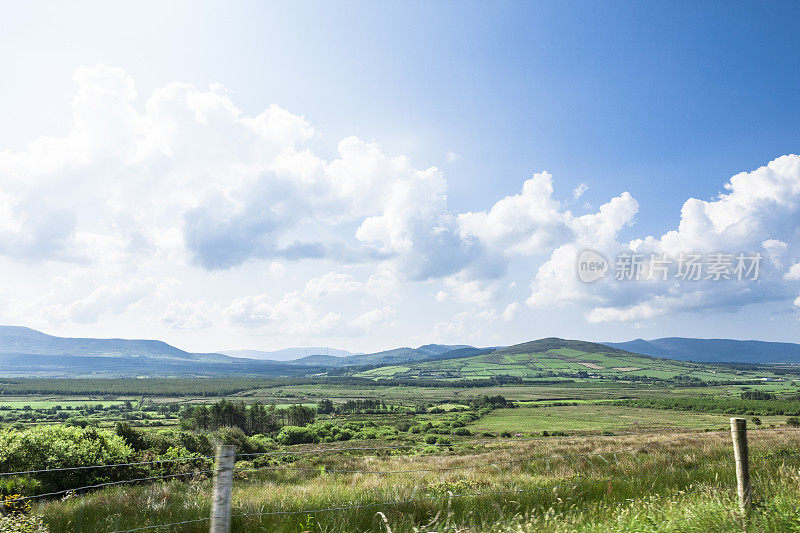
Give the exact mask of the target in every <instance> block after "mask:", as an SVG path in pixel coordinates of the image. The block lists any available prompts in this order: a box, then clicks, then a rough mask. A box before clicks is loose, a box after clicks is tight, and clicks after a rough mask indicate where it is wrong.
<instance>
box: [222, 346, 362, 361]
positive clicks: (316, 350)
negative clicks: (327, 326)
mask: <svg viewBox="0 0 800 533" xmlns="http://www.w3.org/2000/svg"><path fill="white" fill-rule="evenodd" d="M217 353H221V354H224V355H229V356H231V357H246V358H248V359H261V360H270V361H294V360H297V359H301V358H304V357H313V356H317V355H322V356H331V357H349V356H351V355H360V354H354V353H353V352H349V351H347V350H340V349H337V348H328V347H326V346H315V347H307V348H283V349H281V350H272V351H268V350H220V351H218V352H217Z"/></svg>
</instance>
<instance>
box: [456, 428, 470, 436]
mask: <svg viewBox="0 0 800 533" xmlns="http://www.w3.org/2000/svg"><path fill="white" fill-rule="evenodd" d="M453 435H458V436H459V437H467V436H469V435H472V432H471V431H470V430H468V429H467V428H463V427H462V428H456V429H454V430H453Z"/></svg>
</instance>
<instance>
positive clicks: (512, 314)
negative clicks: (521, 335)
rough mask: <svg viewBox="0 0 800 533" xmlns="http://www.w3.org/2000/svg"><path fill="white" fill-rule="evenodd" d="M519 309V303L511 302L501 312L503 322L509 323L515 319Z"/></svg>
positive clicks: (520, 307)
mask: <svg viewBox="0 0 800 533" xmlns="http://www.w3.org/2000/svg"><path fill="white" fill-rule="evenodd" d="M521 309H522V306H521V305H520V304H519V302H511V303H510V304H508V305H507V306H506V308H505V309H504V310H503V320H505V321H506V322H511V321H512V320H514V319H515V318H516V316H517V315H518V314H519V312H520V310H521Z"/></svg>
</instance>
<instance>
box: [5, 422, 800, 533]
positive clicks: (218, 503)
mask: <svg viewBox="0 0 800 533" xmlns="http://www.w3.org/2000/svg"><path fill="white" fill-rule="evenodd" d="M730 422H731V429H730V434H731V437H732V441H733V454H732V456H733V462H731V458H730V457H728V458H725V459H721V460H717V461H712V462H706V463H704V464H697V465H694V466H690V467H687V468H671V469H666V470H660V471H658V472H642V473H638V474H628V475H614V476H609V477H602V478H598V479H592V480H586V481H574V482H568V483H560V484H556V485H552V484H545V485H542V486H536V487H526V488H514V489H507V490H486V491H473V492H463V493H455V492H453V491H448V493H447V494H446V495H444V494H442V495H436V496H426V497H419V498H409V499H396V500H387V501H380V502H369V503H354V504H349V505H338V506H329V507H320V508H308V509H306V508H304V509H295V510H275V511H263V512H251V513H233V512H232V508H233V506H232V501H233V498H232V493H233V484H234V475H235V474H237V473H239V474H241V473H246V472H268V471H294V472H322V473H326V474H364V475H396V474H411V473H425V472H451V471H459V470H472V469H481V468H487V467H493V468H496V469H500V468H501V467H508V466H510V465H519V464H525V463H533V462H538V461H554V460H559V459H563V460H578V459H584V460H587V459H588V458H601V459H603V460H605V461H607V459H605V457H607V456H612V457H613V458H614V460H618V457H619V456H621V455H625V454H636V453H642V452H645V453H646V452H648V451H649V450H651V449H653V448H656V447H668V446H670V445H673V444H676V443H679V442H685V441H690V440H699V439H706V438H709V437H710V438H714V437H724V436H725V435H726V434H727V432H728V430H727V429H726V430H717V431H708V430H706V431H704V432H698V433H694V434H691V435H684V436H681V437H676V438H671V439H667V440H659V441H656V442H651V443H648V444H643V445H640V446H629V447H626V448H620V449H615V450H611V451H603V452H589V453H571V454H558V455H538V456H531V457H520V458H515V459H509V460H495V461H487V462H479V463H471V464H466V465H458V466H443V467H424V468H408V469H388V470H380V469H356V468H340V469H337V468H332V469H328V468H324V469H323V468H320V467H304V466H294V465H273V464H270V465H267V466H260V467H255V466H254V467H239V468H237V467H236V466H235V465H236V459H237V458H242V459H244V458H269V457H274V456H282V455H304V454H315V455H322V454H331V453H340V452H342V453H348V454H352V453H354V452H378V453H382V452H391V451H399V450H410V449H414V448H425V447H431V446H445V447H447V448H454V447H457V446H464V445H472V446H475V445H487V444H491V445H496V444H502V443H512V444H513V443H519V442H531V441H537V440H541V439H548V440H551V441H552V440H556V439H568V440H573V441H578V440H582V439H606V438H614V437H621V436H635V435H657V434H658V433H662V432H670V431H671V432H677V431H688V430H691V429H698V428H702V427H706V426H688V427H681V428H663V429H657V430H651V431H637V432H629V433H618V434H616V435H584V436H559V437H529V438H508V439H492V440H464V441H457V442H453V443H449V444H433V445H432V444H424V443H422V444H398V445H387V446H371V447H330V448H320V447H316V448H311V449H302V450H290V451H289V450H278V451H270V452H261V453H244V454H238V455H237V453H236V448H235V446H226V445H221V446H218V447H217V453H216V455H215V456H213V457H212V456H202V457H186V458H176V459H164V460H154V461H141V462H128V463H115V464H99V465H86V466H71V467H61V468H52V469H30V470H19V471H14V472H0V479H2V478H4V477H8V476H16V475H30V474H40V473H59V472H73V471H80V470H91V469H99V470H102V469H113V468H123V467H144V466H152V465H160V464H175V463H187V464H192V463H196V462H200V463H201V465H203V466H201V468H200V469H198V470H190V471H187V472H180V473H172V474H164V475H157V476H146V477H135V478H131V479H125V480H117V481H107V482H102V483H95V484H91V485H85V486H80V487H74V488H70V489H63V490H58V491H51V492H45V493H41V494H36V495H32V496H21V497H18V498H6V499H5V500H4V502H5V505H9V504H14V503H19V502H28V501H31V500H41V499H52V498H54V497H58V496H65V495H72V494H81V493H84V492H87V491H90V490H93V489H99V488H104V487H112V486H120V485H128V484H140V483H144V482H153V481H160V480H170V479H182V478H192V477H194V478H198V479H199V478H201V477H204V476H206V475H207V474H213V492H212V505H211V512H210V514H209V516H207V517H203V518H197V519H191V520H183V521H175V522H169V523H158V524H149V525H142V526H140V527H136V528H133V529H118V530H114V531H113V532H112V533H133V532H137V531H154V530H159V529H163V530H169V529H170V528H173V529H174V528H180V527H182V526H189V525H192V524H202V523H208V524H209V527H210V531H211V533H230V531H231V523H232V520H233V519H234V518H261V517H276V516H292V515H306V516H312V515H317V514H321V513H330V512H341V511H349V510H356V509H378V511H377V512H376V513H375V516H376V517H377V518H378V519H379V520H381V521H382V523H383V524H384V527H385V528H386V530H387V532H390V531H391V527H390V524H389V521H388V519H387V517H386V515H385V514H384V513H383V511H381V510H380V509H383V510H386V509H389V508H392V507H394V506H400V505H411V504H422V503H430V502H447V513H448V518H447V522H446V523H445V524H444V525H441V524H438V525H437V530H456V531H469V530H470V529H472V528H475V527H489V526H491V525H493V524H472V525H460V526H457V525H455V524H451V522H453V520H452V517H451V516H449V515H450V508H451V506H452V504H453V502H454V501H456V500H464V499H470V498H481V497H486V496H501V497H502V496H505V497H507V498H511V497H513V496H515V495H524V494H533V493H540V492H546V491H556V490H558V489H578V488H581V487H590V486H593V485H600V484H606V485H607V486H609V487H610V486H611V484H612V483H620V482H621V481H624V480H634V479H639V480H641V479H646V478H653V477H657V476H663V475H668V474H676V473H685V474H690V473H693V472H698V471H701V470H705V469H709V468H712V467H716V466H720V465H723V464H728V465H731V466H734V470H735V474H736V476H735V477H736V483H735V484H727V485H719V486H716V487H695V488H692V489H691V490H684V491H680V495H687V494H695V493H699V492H703V491H710V490H716V491H725V490H731V489H733V488H736V494H737V502H738V508H737V509H722V510H720V511H718V513H729V514H735V515H736V516H737V517H739V518H742V519H746V518H747V516H748V515H749V513H750V509H751V506H752V502H753V488H752V485H751V482H750V461H749V459H750V457H749V449H748V440H747V427H746V421H745V419H743V418H731V419H730ZM776 430H778V431H782V432H787V431H798V430H797V429H795V430H792V429H785V428H776ZM769 431H772V430H770V429H761V430H759V431H758V433H759V434H760V433H763V432H769ZM799 455H800V454H799ZM212 460H213V461H214V466H213V468H206V467H205V465H207V464H208V463H209V462H210V461H212ZM671 496H675V494H660V495H652V494H649V495H647V496H643V497H641V498H628V499H625V500H624V501H623V502H613V503H608V504H597V505H594V506H593V507H570V508H568V509H565V510H564V511H563V512H569V513H572V512H580V511H585V510H589V509H591V508H600V507H613V506H615V505H621V504H622V503H635V502H644V501H654V500H656V499H659V498H665V497H671ZM438 517H439V515H438V514H437V516H436V517H435V518H434V520H433V521H432V522H431V524H434V523H436V520H438ZM689 518H691V516H689V517H687V518H686V519H689ZM499 523H501V522H496V523H495V524H499ZM427 527H428V526H422V529H420V531H425V530H426V528H427Z"/></svg>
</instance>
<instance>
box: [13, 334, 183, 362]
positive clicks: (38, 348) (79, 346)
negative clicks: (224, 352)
mask: <svg viewBox="0 0 800 533" xmlns="http://www.w3.org/2000/svg"><path fill="white" fill-rule="evenodd" d="M0 354H35V355H75V356H99V357H115V356H118V357H143V356H146V357H156V358H165V359H186V360H195V359H196V358H197V355H196V354H191V353H189V352H186V351H184V350H181V349H179V348H176V347H174V346H171V345H169V344H167V343H166V342H163V341H158V340H146V339H91V338H71V337H55V336H53V335H47V334H46V333H42V332H39V331H36V330H33V329H30V328H26V327H21V326H0Z"/></svg>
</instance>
